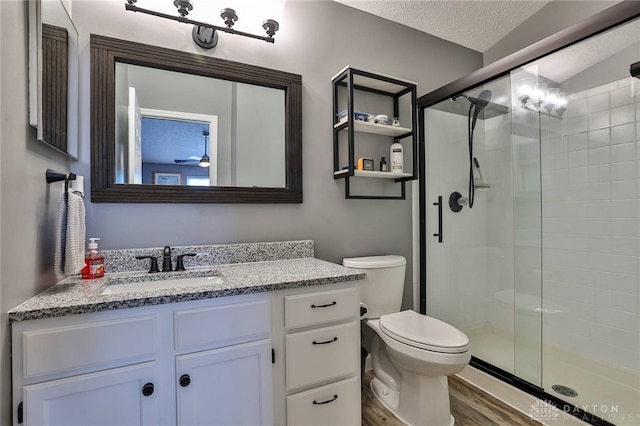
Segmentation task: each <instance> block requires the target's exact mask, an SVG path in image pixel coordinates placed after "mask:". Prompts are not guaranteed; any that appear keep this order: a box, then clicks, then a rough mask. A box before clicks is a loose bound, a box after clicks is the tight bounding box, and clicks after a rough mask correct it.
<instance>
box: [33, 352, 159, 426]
mask: <svg viewBox="0 0 640 426" xmlns="http://www.w3.org/2000/svg"><path fill="white" fill-rule="evenodd" d="M155 378H156V369H155V363H154V362H147V363H144V364H138V365H134V366H130V367H121V368H114V369H111V370H106V371H100V372H97V373H91V374H83V375H80V376H75V377H69V378H66V379H60V380H52V381H49V382H44V383H39V384H36V385H30V386H25V388H24V391H23V396H24V424H25V425H27V426H28V425H37V426H76V425H77V426H88V425H91V426H113V425H119V426H129V425H132V426H133V425H136V426H137V425H157V424H158V397H157V391H155V389H154V392H153V393H151V394H150V395H148V396H145V395H143V388H144V387H145V385H146V384H147V383H151V384H153V383H154V380H155ZM149 389H150V388H149V386H148V385H147V388H146V391H145V393H149Z"/></svg>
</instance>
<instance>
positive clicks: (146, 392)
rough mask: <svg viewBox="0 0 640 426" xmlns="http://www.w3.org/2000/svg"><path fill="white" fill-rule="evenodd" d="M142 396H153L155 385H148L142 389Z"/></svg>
mask: <svg viewBox="0 0 640 426" xmlns="http://www.w3.org/2000/svg"><path fill="white" fill-rule="evenodd" d="M142 394H143V395H144V396H150V395H152V394H153V383H147V384H145V385H144V386H143V387H142Z"/></svg>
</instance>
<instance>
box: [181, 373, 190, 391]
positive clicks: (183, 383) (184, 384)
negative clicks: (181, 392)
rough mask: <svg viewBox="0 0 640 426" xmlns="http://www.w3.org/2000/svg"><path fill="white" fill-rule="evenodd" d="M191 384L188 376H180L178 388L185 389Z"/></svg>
mask: <svg viewBox="0 0 640 426" xmlns="http://www.w3.org/2000/svg"><path fill="white" fill-rule="evenodd" d="M190 383H191V377H189V375H188V374H183V375H182V376H180V386H182V387H183V388H186V387H187V386H189V384H190Z"/></svg>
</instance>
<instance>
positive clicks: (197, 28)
mask: <svg viewBox="0 0 640 426" xmlns="http://www.w3.org/2000/svg"><path fill="white" fill-rule="evenodd" d="M137 1H138V0H126V3H125V5H124V8H125V10H130V11H132V12H140V13H146V14H148V15H153V16H158V17H160V18H165V19H171V20H173V21H178V22H182V23H183V24H191V25H193V31H192V33H191V35H192V37H193V41H194V42H195V43H196V44H197V45H198V46H200V47H202V48H203V49H213V48H214V47H216V45H217V44H218V31H222V32H225V33H229V34H237V35H241V36H244V37H249V38H255V39H257V40H263V41H266V42H267V43H273V42H274V41H275V40H274V39H273V36H274V35H275V34H276V31H278V29H279V28H280V24H278V21H276V20H274V19H266V20H264V21H263V22H262V28H263V29H264V30H265V31H266V33H267V35H266V36H260V35H256V34H251V33H246V32H244V31H238V30H234V29H233V25H234V24H235V22H236V21H237V20H238V14H237V13H236V11H235V10H233V9H231V8H226V9H222V10H221V11H220V17H221V18H222V19H223V20H224V25H225V26H224V27H221V26H218V25H212V24H208V23H206V22H200V21H194V20H191V19H189V18H187V15H188V14H189V12H190V11H191V10H193V1H192V0H174V2H173V5H174V6H175V7H176V8H177V9H178V14H179V15H180V16H173V15H168V14H166V13H162V12H156V11H154V10H149V9H143V8H141V7H138V6H136V5H135V4H136V2H137ZM205 167H206V166H205Z"/></svg>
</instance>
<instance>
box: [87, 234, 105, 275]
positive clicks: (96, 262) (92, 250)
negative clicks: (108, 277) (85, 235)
mask: <svg viewBox="0 0 640 426" xmlns="http://www.w3.org/2000/svg"><path fill="white" fill-rule="evenodd" d="M98 241H100V238H89V250H87V252H86V253H85V255H84V268H82V279H85V280H91V279H94V278H100V277H104V255H103V254H102V253H100V252H99V251H98Z"/></svg>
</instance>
